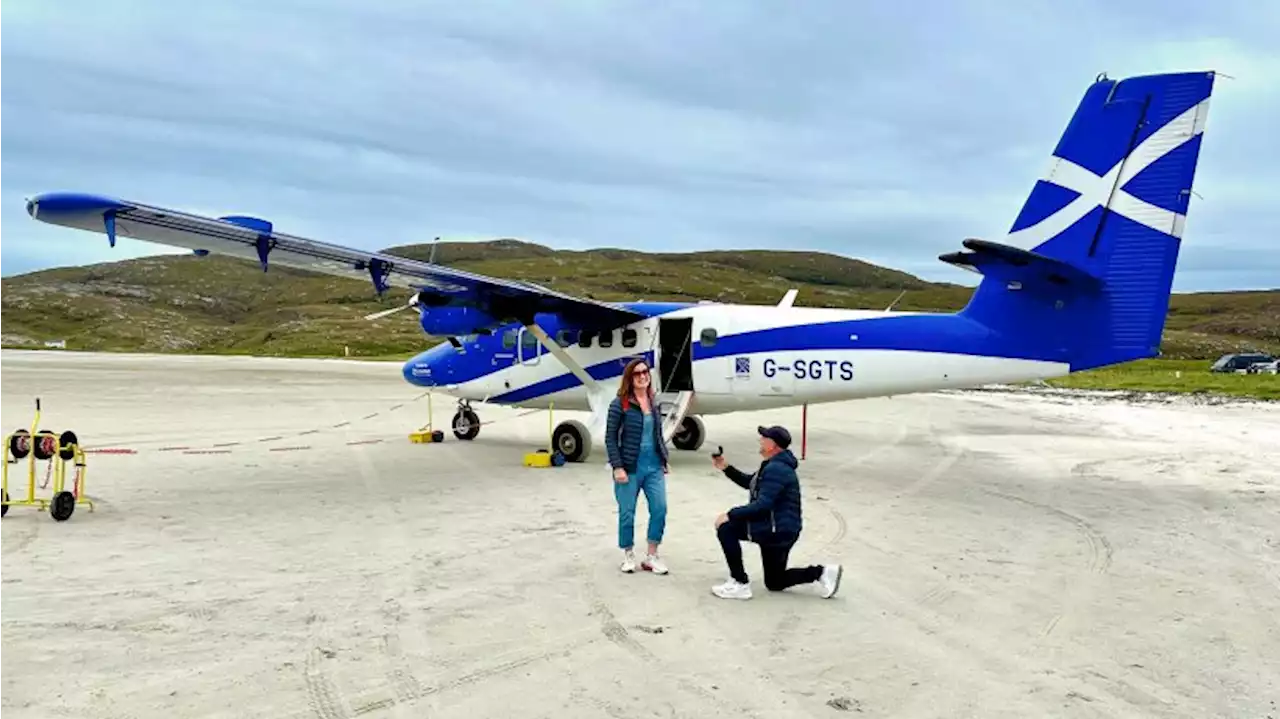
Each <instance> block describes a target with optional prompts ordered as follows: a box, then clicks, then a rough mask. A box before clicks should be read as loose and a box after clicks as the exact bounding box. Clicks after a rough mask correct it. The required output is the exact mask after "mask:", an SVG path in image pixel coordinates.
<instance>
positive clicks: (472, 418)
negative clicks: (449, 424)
mask: <svg viewBox="0 0 1280 719" xmlns="http://www.w3.org/2000/svg"><path fill="white" fill-rule="evenodd" d="M478 434H480V415H478V414H476V413H475V410H473V409H471V405H468V404H459V405H458V412H457V413H456V414H454V415H453V436H455V437H457V438H458V439H468V440H470V439H475V438H476V435H478Z"/></svg>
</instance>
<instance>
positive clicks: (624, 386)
mask: <svg viewBox="0 0 1280 719" xmlns="http://www.w3.org/2000/svg"><path fill="white" fill-rule="evenodd" d="M640 365H648V363H647V362H645V361H644V360H642V359H633V360H631V361H630V362H628V363H627V367H626V369H624V370H622V382H620V383H619V384H618V398H619V399H621V400H622V409H624V410H626V409H628V408H629V407H630V406H631V398H632V397H635V395H636V378H635V374H636V367H639V366H640ZM647 394H648V395H649V406H650V407H653V399H654V394H653V368H652V367H650V368H649V391H648V393H647Z"/></svg>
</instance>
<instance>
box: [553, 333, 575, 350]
mask: <svg viewBox="0 0 1280 719" xmlns="http://www.w3.org/2000/svg"><path fill="white" fill-rule="evenodd" d="M573 335H574V331H573V330H560V331H559V332H557V333H556V344H558V345H560V346H561V347H568V346H569V345H571V344H573V343H574V341H575V338H574V336H573Z"/></svg>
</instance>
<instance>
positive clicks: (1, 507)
mask: <svg viewBox="0 0 1280 719" xmlns="http://www.w3.org/2000/svg"><path fill="white" fill-rule="evenodd" d="M4 502H5V503H4V504H0V517H3V516H4V515H6V514H8V513H9V493H8V492H5V493H4Z"/></svg>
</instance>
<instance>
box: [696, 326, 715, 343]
mask: <svg viewBox="0 0 1280 719" xmlns="http://www.w3.org/2000/svg"><path fill="white" fill-rule="evenodd" d="M716 338H717V337H716V330H715V328H714V327H708V328H706V329H704V330H703V331H702V337H701V338H700V339H699V340H698V341H699V343H700V344H701V345H702V346H703V347H713V346H715V343H716Z"/></svg>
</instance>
